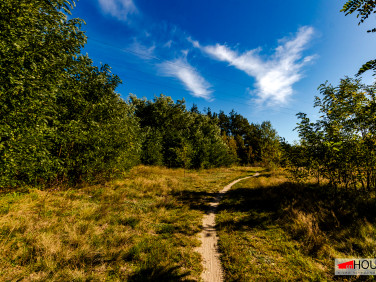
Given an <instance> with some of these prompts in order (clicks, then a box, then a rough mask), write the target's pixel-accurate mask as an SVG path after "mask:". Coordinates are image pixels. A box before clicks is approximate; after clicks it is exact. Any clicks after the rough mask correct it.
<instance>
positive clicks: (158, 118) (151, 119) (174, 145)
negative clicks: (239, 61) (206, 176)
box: [130, 95, 232, 168]
mask: <svg viewBox="0 0 376 282" xmlns="http://www.w3.org/2000/svg"><path fill="white" fill-rule="evenodd" d="M130 100H131V103H132V104H133V105H134V106H135V109H136V111H135V113H136V116H137V117H138V118H139V119H140V125H141V128H142V130H143V131H144V133H145V134H146V136H147V137H146V139H145V140H144V142H143V158H142V161H143V163H145V164H163V165H165V166H168V167H184V168H208V167H217V166H223V165H228V164H231V161H232V159H231V158H229V148H228V147H227V145H226V144H225V142H223V140H222V138H221V136H220V129H219V128H218V126H217V125H216V123H215V122H214V121H213V120H212V119H210V118H209V117H208V116H206V115H203V114H200V113H199V112H198V110H197V108H196V109H194V110H191V111H187V109H186V107H185V102H184V100H178V101H177V102H176V103H175V102H174V101H173V100H172V99H171V98H170V97H166V96H163V95H161V96H159V97H155V98H154V100H153V101H146V100H142V99H138V98H137V97H135V96H131V98H130Z"/></svg>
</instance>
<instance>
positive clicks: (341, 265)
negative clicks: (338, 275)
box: [337, 260, 354, 269]
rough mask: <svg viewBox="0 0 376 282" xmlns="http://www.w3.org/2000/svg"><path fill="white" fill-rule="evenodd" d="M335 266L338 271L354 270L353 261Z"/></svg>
mask: <svg viewBox="0 0 376 282" xmlns="http://www.w3.org/2000/svg"><path fill="white" fill-rule="evenodd" d="M337 266H338V269H354V261H353V260H351V261H348V262H343V263H339V264H338V265H337Z"/></svg>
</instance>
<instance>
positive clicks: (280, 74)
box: [188, 26, 315, 105]
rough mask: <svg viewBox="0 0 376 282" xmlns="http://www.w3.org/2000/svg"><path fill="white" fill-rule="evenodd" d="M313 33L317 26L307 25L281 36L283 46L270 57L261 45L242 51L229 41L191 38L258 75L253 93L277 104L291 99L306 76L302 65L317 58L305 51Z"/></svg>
mask: <svg viewBox="0 0 376 282" xmlns="http://www.w3.org/2000/svg"><path fill="white" fill-rule="evenodd" d="M313 34H314V30H313V28H312V27H309V26H305V27H302V28H300V29H299V30H298V32H297V34H296V35H295V37H294V38H292V39H290V40H288V39H286V38H285V39H282V40H279V46H278V47H277V48H276V49H275V53H274V54H273V55H272V56H271V58H270V59H269V60H263V59H262V57H261V56H260V55H259V53H260V51H261V49H260V48H258V49H254V50H250V51H247V52H244V53H242V54H239V53H238V52H237V51H234V50H231V49H230V48H229V47H227V46H226V45H221V44H216V45H214V46H201V45H200V44H199V42H198V41H193V40H192V39H190V38H188V40H189V41H190V42H191V43H192V45H193V46H194V47H196V48H199V49H200V50H202V51H203V52H204V53H206V54H208V55H209V56H210V57H212V58H214V59H216V60H219V61H224V62H228V63H229V64H230V65H231V66H234V67H235V68H237V69H239V70H242V71H244V72H245V73H247V74H248V75H249V76H251V77H254V78H255V80H256V82H255V85H254V86H255V88H256V89H255V90H254V91H250V93H254V94H256V95H257V96H258V99H257V101H258V102H260V103H263V102H267V103H268V104H269V105H273V104H281V103H282V104H286V103H287V102H288V99H289V98H290V97H291V95H292V94H293V88H292V86H293V84H294V83H296V82H298V81H299V80H300V79H301V78H302V76H303V75H302V68H303V67H304V66H305V65H307V64H308V63H309V62H311V61H312V60H313V59H314V58H315V56H306V57H303V55H302V53H303V51H304V50H305V49H306V48H307V44H308V43H309V42H310V40H311V38H312V35H313Z"/></svg>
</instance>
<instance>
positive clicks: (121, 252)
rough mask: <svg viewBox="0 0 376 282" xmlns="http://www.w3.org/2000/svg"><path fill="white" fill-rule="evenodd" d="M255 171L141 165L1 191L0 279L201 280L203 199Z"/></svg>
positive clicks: (204, 207) (204, 205)
mask: <svg viewBox="0 0 376 282" xmlns="http://www.w3.org/2000/svg"><path fill="white" fill-rule="evenodd" d="M252 172H253V170H250V169H248V168H221V169H210V170H199V171H185V172H184V170H183V169H165V168H160V167H145V166H140V167H136V168H134V169H132V170H131V171H130V172H128V173H127V174H126V175H125V176H124V178H123V179H120V180H117V181H113V182H108V183H106V184H104V185H95V186H85V187H81V188H75V189H73V188H72V189H66V188H65V189H56V188H55V189H49V190H38V189H28V190H27V191H26V192H25V191H22V193H17V192H3V193H2V194H0V207H1V208H0V280H2V281H7V280H8V281H16V280H25V281H30V280H36V281H43V280H49V281H51V280H53V281H61V280H64V281H89V280H90V281H179V280H199V277H200V274H201V271H202V266H201V258H200V255H199V254H198V253H197V252H195V251H194V248H196V247H197V246H198V245H199V241H198V239H197V233H198V232H199V231H200V227H201V223H202V216H203V214H204V211H205V209H206V204H207V202H208V201H210V199H211V198H212V197H213V195H214V193H215V192H217V191H218V190H220V189H221V188H223V186H225V185H226V184H228V183H229V182H231V181H232V180H234V179H236V178H239V177H242V176H245V175H249V174H251V173H252ZM24 190H25V189H24Z"/></svg>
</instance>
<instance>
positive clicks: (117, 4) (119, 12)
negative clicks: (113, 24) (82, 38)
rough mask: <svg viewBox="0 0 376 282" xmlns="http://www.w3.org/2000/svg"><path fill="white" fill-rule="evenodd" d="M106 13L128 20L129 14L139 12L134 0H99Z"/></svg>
mask: <svg viewBox="0 0 376 282" xmlns="http://www.w3.org/2000/svg"><path fill="white" fill-rule="evenodd" d="M98 1H99V4H100V6H101V8H102V10H103V12H104V13H106V14H110V15H111V16H113V17H115V18H117V19H119V20H122V21H127V20H128V18H129V15H131V14H135V13H137V7H136V5H135V4H134V3H133V0H98Z"/></svg>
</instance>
